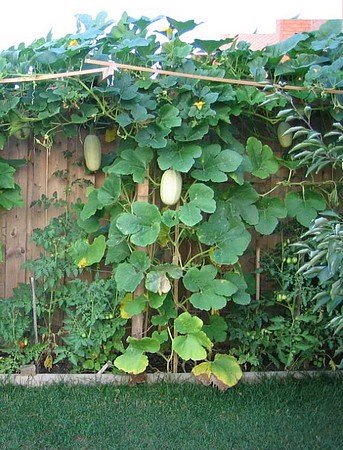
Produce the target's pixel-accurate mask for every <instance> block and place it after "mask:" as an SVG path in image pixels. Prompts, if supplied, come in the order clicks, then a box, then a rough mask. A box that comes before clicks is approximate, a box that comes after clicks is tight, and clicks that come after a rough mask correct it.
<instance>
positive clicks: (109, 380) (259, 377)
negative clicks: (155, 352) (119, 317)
mask: <svg viewBox="0 0 343 450" xmlns="http://www.w3.org/2000/svg"><path fill="white" fill-rule="evenodd" d="M318 376H329V377H342V376H343V371H337V372H333V371H294V372H293V371H289V372H284V371H278V372H277V371H275V372H245V373H244V374H243V377H242V379H241V381H240V382H243V383H258V382H260V381H263V380H265V379H284V378H289V377H292V378H296V379H302V378H303V379H304V378H313V377H318ZM140 381H143V382H146V383H148V384H151V383H158V382H168V383H185V382H190V383H196V382H198V381H197V380H196V378H195V377H194V376H193V375H192V374H191V373H164V372H158V373H147V374H145V375H144V376H142V378H141V380H140V379H139V378H137V380H136V381H135V379H134V378H132V377H131V376H130V375H113V374H109V373H104V374H101V375H97V374H52V373H44V374H37V375H33V376H30V375H3V374H0V385H1V384H13V385H20V386H28V387H30V386H31V387H38V386H46V385H51V384H56V383H61V384H68V385H77V384H81V385H92V384H114V385H121V384H132V383H133V384H135V383H136V382H140Z"/></svg>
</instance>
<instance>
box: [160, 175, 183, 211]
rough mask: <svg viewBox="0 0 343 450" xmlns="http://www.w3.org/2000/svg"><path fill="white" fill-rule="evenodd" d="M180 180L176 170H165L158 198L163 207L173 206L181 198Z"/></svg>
mask: <svg viewBox="0 0 343 450" xmlns="http://www.w3.org/2000/svg"><path fill="white" fill-rule="evenodd" d="M181 190H182V178H181V174H180V172H178V171H177V170H172V169H168V170H166V171H165V172H164V173H163V175H162V178H161V185H160V197H161V200H162V202H163V203H164V204H165V205H169V206H171V205H175V204H176V203H177V202H178V201H179V199H180V196H181Z"/></svg>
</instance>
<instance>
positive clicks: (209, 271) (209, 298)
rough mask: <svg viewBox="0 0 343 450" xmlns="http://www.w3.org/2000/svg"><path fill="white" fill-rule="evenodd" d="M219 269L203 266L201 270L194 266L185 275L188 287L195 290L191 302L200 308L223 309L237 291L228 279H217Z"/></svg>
mask: <svg viewBox="0 0 343 450" xmlns="http://www.w3.org/2000/svg"><path fill="white" fill-rule="evenodd" d="M217 273H218V272H217V269H216V268H215V267H214V266H211V265H207V266H203V267H202V268H201V269H200V270H199V269H197V268H195V267H192V268H191V269H189V270H188V272H187V273H186V275H185V276H184V277H183V284H184V286H185V288H186V289H188V290H189V291H191V292H193V294H192V295H191V297H190V299H189V300H190V302H191V303H192V305H193V306H195V307H196V308H198V309H202V310H205V311H209V310H210V309H222V308H224V306H225V305H226V303H227V301H228V300H229V298H230V297H231V296H232V295H233V294H234V293H235V292H236V291H237V287H236V286H235V285H234V284H233V283H232V282H231V281H228V280H219V279H216V276H217Z"/></svg>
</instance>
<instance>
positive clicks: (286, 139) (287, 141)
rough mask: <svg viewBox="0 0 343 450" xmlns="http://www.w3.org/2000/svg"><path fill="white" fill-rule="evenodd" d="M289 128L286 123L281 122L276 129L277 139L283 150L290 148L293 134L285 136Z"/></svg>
mask: <svg viewBox="0 0 343 450" xmlns="http://www.w3.org/2000/svg"><path fill="white" fill-rule="evenodd" d="M290 128H291V126H290V125H289V124H288V123H287V122H281V123H280V124H279V126H278V129H277V137H278V139H279V142H280V145H281V147H283V148H287V147H290V146H291V145H292V139H293V133H289V134H285V135H284V133H285V132H286V131H287V130H289V129H290Z"/></svg>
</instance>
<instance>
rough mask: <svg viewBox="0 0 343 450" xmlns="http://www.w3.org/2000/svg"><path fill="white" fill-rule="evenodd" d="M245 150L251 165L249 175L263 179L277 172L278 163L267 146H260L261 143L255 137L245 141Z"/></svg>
mask: <svg viewBox="0 0 343 450" xmlns="http://www.w3.org/2000/svg"><path fill="white" fill-rule="evenodd" d="M246 150H247V154H248V156H249V158H250V161H251V164H252V171H251V173H252V174H253V175H255V177H258V178H262V179H265V178H268V177H269V175H271V174H273V173H276V172H277V171H278V168H279V164H278V161H277V159H276V158H275V156H274V154H273V151H272V149H271V148H270V147H269V146H268V145H262V142H261V141H259V140H258V139H256V138H255V137H250V138H249V139H248V141H247V146H246Z"/></svg>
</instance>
